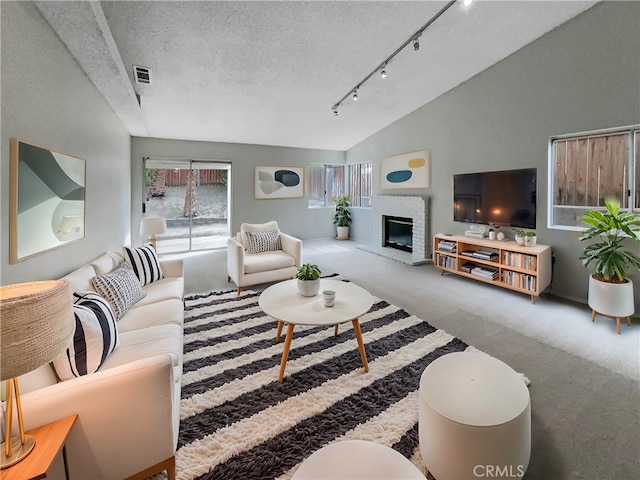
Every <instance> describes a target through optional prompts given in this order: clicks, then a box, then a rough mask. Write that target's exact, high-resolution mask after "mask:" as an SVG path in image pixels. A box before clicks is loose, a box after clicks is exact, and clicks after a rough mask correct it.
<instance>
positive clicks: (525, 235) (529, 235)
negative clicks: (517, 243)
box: [522, 231, 536, 237]
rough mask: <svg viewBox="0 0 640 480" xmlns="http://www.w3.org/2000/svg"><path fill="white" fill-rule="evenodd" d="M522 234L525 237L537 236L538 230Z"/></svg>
mask: <svg viewBox="0 0 640 480" xmlns="http://www.w3.org/2000/svg"><path fill="white" fill-rule="evenodd" d="M522 236H523V237H535V236H536V232H533V231H531V232H523V233H522Z"/></svg>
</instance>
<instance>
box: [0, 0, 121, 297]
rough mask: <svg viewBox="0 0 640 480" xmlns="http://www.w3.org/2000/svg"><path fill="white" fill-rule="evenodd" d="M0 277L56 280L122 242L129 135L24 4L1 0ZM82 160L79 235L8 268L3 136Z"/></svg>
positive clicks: (34, 12) (32, 9) (7, 142)
mask: <svg viewBox="0 0 640 480" xmlns="http://www.w3.org/2000/svg"><path fill="white" fill-rule="evenodd" d="M0 9H1V10H0V13H1V16H2V37H1V39H2V52H1V53H2V85H1V93H2V118H1V120H2V139H1V143H2V156H1V159H2V160H1V165H0V168H1V170H0V171H1V178H2V180H1V183H0V189H1V191H0V199H1V202H2V208H1V212H2V213H1V220H0V221H1V223H0V225H1V232H2V235H1V236H0V257H1V260H0V267H1V271H0V274H1V276H0V279H1V283H2V284H3V285H5V284H10V283H19V282H25V281H31V280H44V279H51V278H59V277H60V276H63V275H65V274H66V273H68V272H69V271H71V270H73V269H74V268H77V267H78V266H79V265H81V264H83V263H86V262H87V261H89V260H92V259H93V258H95V257H97V256H98V255H100V254H101V253H103V252H105V251H106V250H112V249H120V248H122V245H124V244H126V243H127V242H128V241H129V225H130V211H131V192H130V185H131V180H130V137H129V134H128V133H127V131H126V130H125V128H124V126H123V125H122V122H120V120H119V119H118V117H116V115H115V114H114V113H113V110H111V108H110V107H109V106H108V105H107V103H106V102H105V100H104V98H103V97H102V96H101V95H100V93H99V92H98V91H97V90H96V89H95V87H94V86H93V84H92V83H91V82H90V81H89V80H88V79H87V77H86V76H85V75H84V73H83V72H82V70H81V69H80V68H79V67H78V65H77V64H76V62H75V60H74V59H73V58H72V57H71V55H70V54H69V52H68V51H67V49H66V48H65V46H64V45H63V44H62V43H61V42H60V40H59V39H58V37H57V36H56V35H55V34H54V33H53V31H52V30H51V28H50V27H49V25H48V24H47V23H46V22H45V20H44V19H43V18H42V16H41V15H40V13H39V11H38V10H37V9H36V8H35V7H34V5H33V4H32V3H31V2H1V4H0ZM11 137H17V138H20V139H21V140H24V141H26V142H29V143H34V144H37V145H42V146H45V147H49V148H52V149H54V150H58V151H61V152H65V153H69V154H71V155H75V156H78V157H81V158H84V159H86V162H87V163H86V187H87V188H86V189H87V197H86V237H85V238H84V239H83V240H81V241H78V242H76V243H73V244H71V245H67V246H64V247H61V248H58V249H56V250H53V251H50V252H47V253H45V254H42V255H38V256H36V257H33V258H31V259H27V260H24V261H23V262H20V263H18V264H15V265H9V244H8V240H9V163H10V162H9V160H10V154H9V151H10V146H9V145H10V138H11Z"/></svg>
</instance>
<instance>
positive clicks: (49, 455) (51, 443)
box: [0, 415, 78, 480]
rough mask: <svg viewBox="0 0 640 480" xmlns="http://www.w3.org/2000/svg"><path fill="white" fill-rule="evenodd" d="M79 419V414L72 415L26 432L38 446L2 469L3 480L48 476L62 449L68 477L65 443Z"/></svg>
mask: <svg viewBox="0 0 640 480" xmlns="http://www.w3.org/2000/svg"><path fill="white" fill-rule="evenodd" d="M77 419H78V415H70V416H68V417H66V418H63V419H61V420H57V421H55V422H51V423H48V424H47V425H43V426H42V427H38V428H34V429H33V430H29V431H28V432H26V433H27V434H29V435H33V436H34V437H35V439H36V446H35V448H34V449H33V451H32V452H31V453H30V454H29V455H27V456H26V457H25V458H24V459H23V460H22V461H20V462H19V463H16V464H15V465H13V466H11V467H9V468H6V469H4V470H2V473H0V476H1V477H2V480H12V479H15V480H25V479H28V480H37V479H40V478H46V477H47V470H49V468H51V464H52V463H53V461H54V459H55V458H56V456H57V455H58V453H59V452H60V450H62V460H63V463H64V474H65V477H66V478H67V479H68V478H69V471H68V470H67V455H66V451H65V447H64V444H65V442H66V440H67V436H68V435H69V432H70V431H71V428H72V427H73V425H74V424H75V423H76V420H77Z"/></svg>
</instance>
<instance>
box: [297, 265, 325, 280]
mask: <svg viewBox="0 0 640 480" xmlns="http://www.w3.org/2000/svg"><path fill="white" fill-rule="evenodd" d="M321 273H322V272H321V271H320V269H319V268H318V265H315V264H313V263H305V264H303V265H300V266H299V267H298V273H296V278H297V279H298V280H317V279H319V278H320V274H321Z"/></svg>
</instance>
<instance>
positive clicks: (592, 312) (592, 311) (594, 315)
mask: <svg viewBox="0 0 640 480" xmlns="http://www.w3.org/2000/svg"><path fill="white" fill-rule="evenodd" d="M596 313H598V312H596V311H595V310H591V321H592V322H593V323H596Z"/></svg>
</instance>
